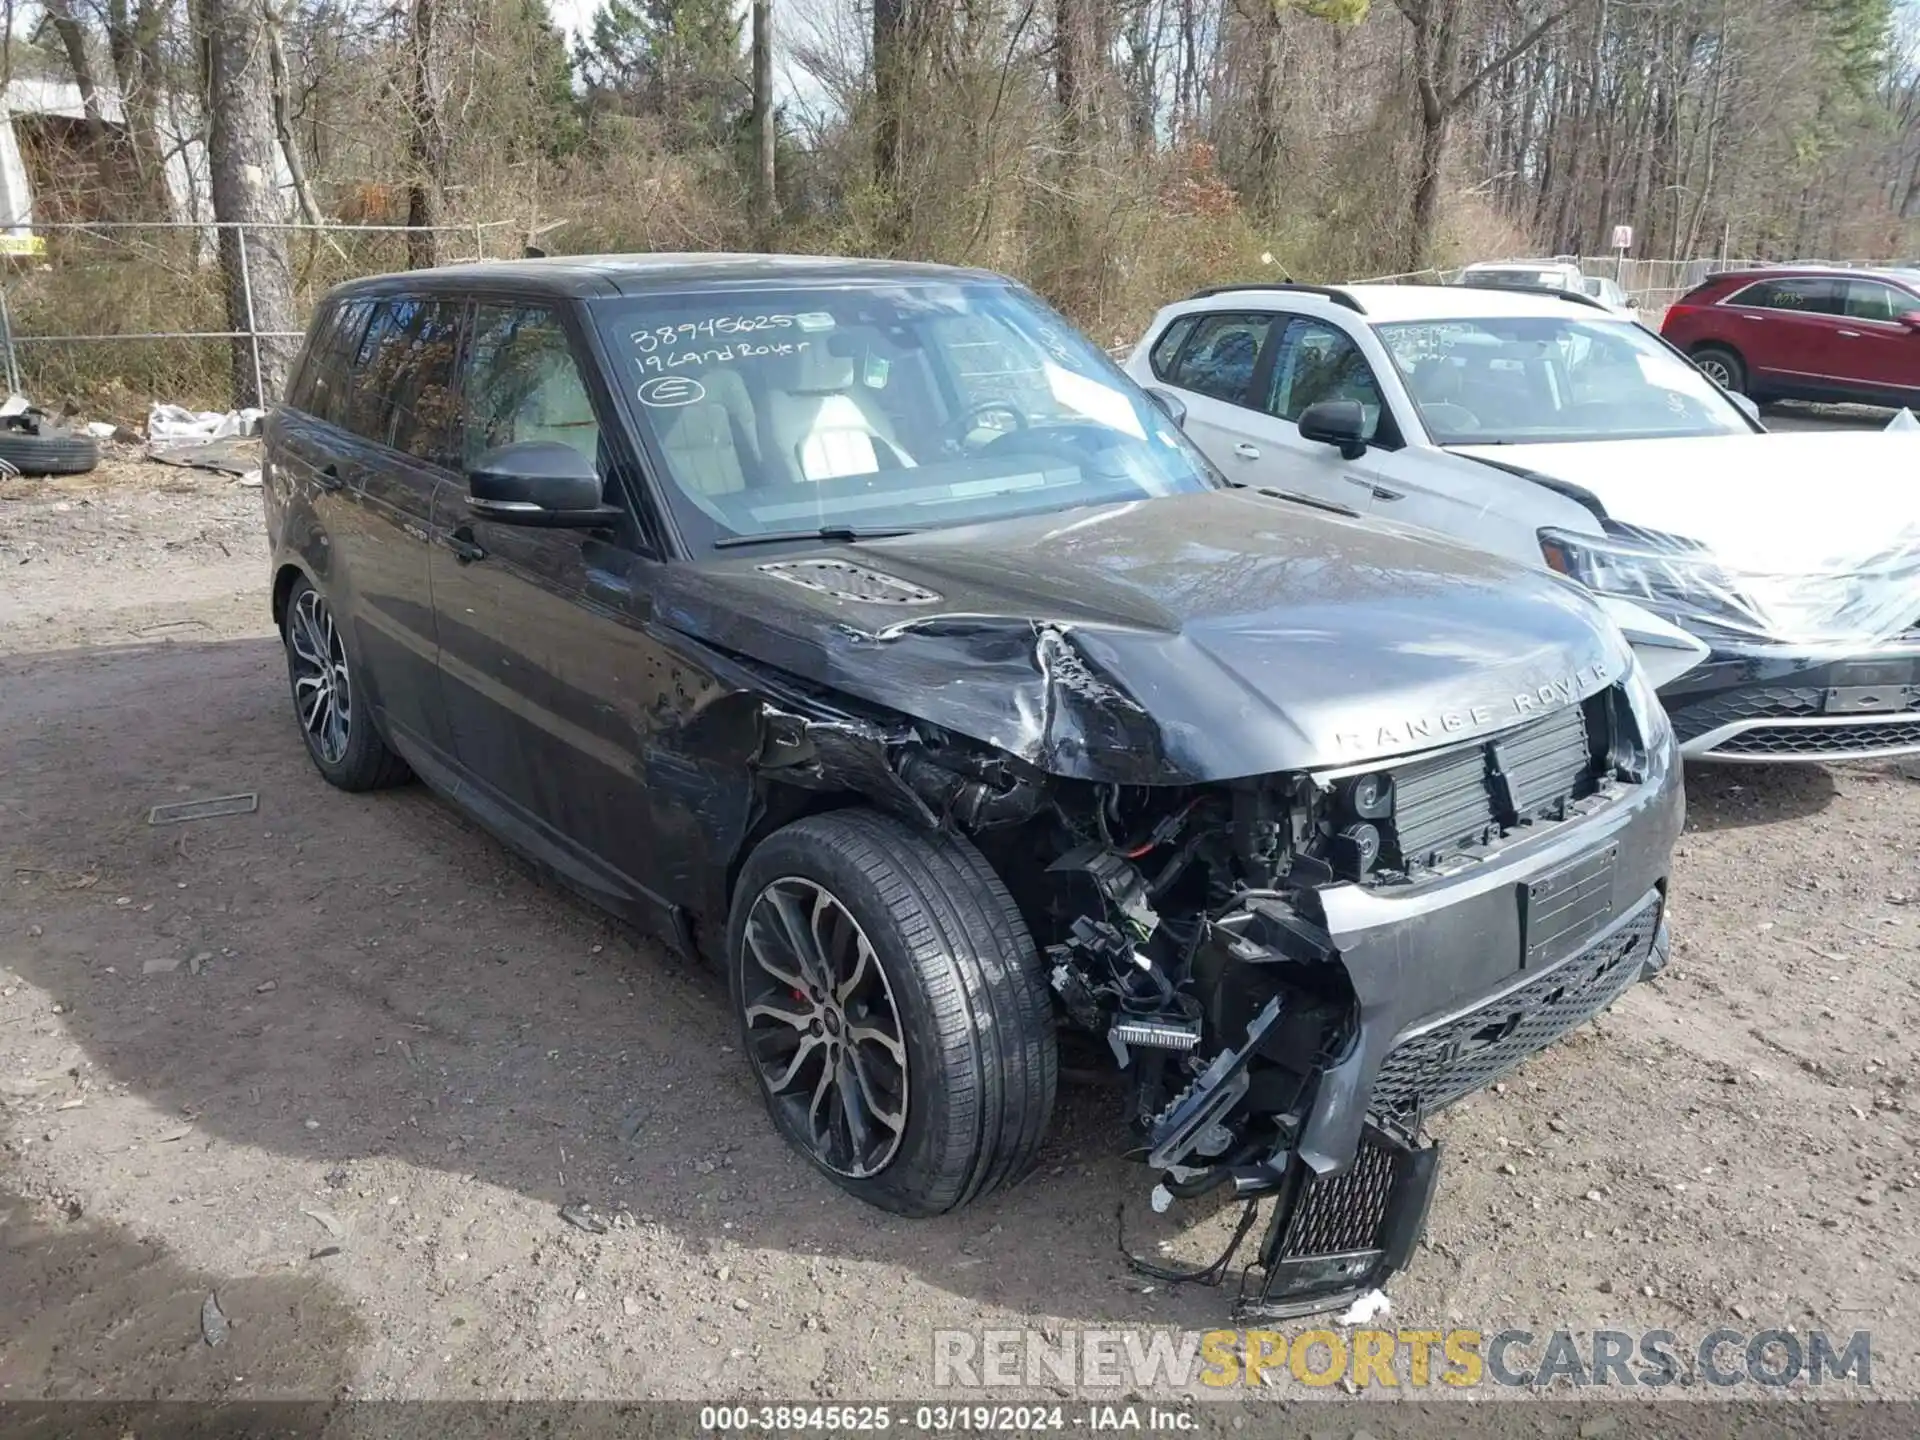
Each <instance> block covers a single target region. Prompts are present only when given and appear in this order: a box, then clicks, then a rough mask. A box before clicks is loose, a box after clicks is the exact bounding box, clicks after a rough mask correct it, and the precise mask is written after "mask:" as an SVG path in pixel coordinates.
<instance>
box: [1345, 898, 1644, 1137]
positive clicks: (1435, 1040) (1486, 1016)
mask: <svg viewBox="0 0 1920 1440" xmlns="http://www.w3.org/2000/svg"><path fill="white" fill-rule="evenodd" d="M1659 928H1660V895H1659V892H1658V891H1650V892H1648V894H1647V896H1646V897H1645V898H1644V899H1643V900H1642V901H1641V902H1640V903H1639V904H1638V905H1637V906H1635V907H1634V908H1633V909H1632V910H1631V911H1629V912H1628V913H1627V916H1626V918H1625V919H1623V920H1622V921H1621V922H1620V923H1619V924H1618V925H1617V926H1616V927H1615V928H1614V929H1612V930H1610V931H1609V932H1608V933H1607V934H1605V935H1604V936H1602V937H1601V938H1600V939H1599V940H1596V941H1595V942H1593V944H1591V945H1589V946H1588V947H1587V948H1586V949H1585V950H1582V951H1581V952H1579V953H1578V954H1577V955H1575V956H1574V957H1573V958H1572V959H1571V960H1568V961H1567V962H1566V963H1564V964H1562V965H1558V966H1555V967H1554V968H1553V969H1551V970H1549V971H1547V972H1546V973H1545V974H1543V975H1540V976H1537V977H1536V978H1534V979H1532V980H1529V981H1528V982H1527V983H1526V984H1524V985H1522V986H1520V987H1519V988H1518V989H1516V990H1510V991H1508V992H1507V993H1506V994H1504V995H1501V996H1498V997H1497V998H1495V999H1493V1000H1490V1001H1488V1002H1487V1003H1486V1004H1485V1005H1482V1006H1480V1007H1479V1008H1477V1009H1474V1010H1470V1011H1468V1012H1467V1013H1466V1014H1464V1015H1459V1016H1455V1017H1454V1018H1453V1019H1451V1020H1447V1021H1444V1022H1442V1023H1441V1024H1439V1025H1436V1026H1435V1027H1434V1028H1433V1029H1431V1030H1427V1031H1423V1032H1421V1033H1420V1034H1418V1035H1414V1036H1412V1037H1411V1038H1409V1039H1407V1040H1403V1041H1402V1042H1401V1043H1400V1044H1398V1045H1396V1046H1395V1047H1394V1048H1393V1049H1392V1050H1391V1051H1389V1052H1388V1054H1387V1058H1386V1059H1385V1061H1383V1062H1382V1063H1381V1066H1380V1074H1379V1076H1378V1077H1377V1078H1376V1079H1375V1081H1374V1085H1373V1100H1372V1104H1371V1107H1370V1108H1371V1109H1372V1110H1373V1111H1374V1113H1376V1114H1380V1115H1384V1116H1387V1117H1388V1118H1390V1119H1392V1120H1395V1121H1397V1122H1399V1123H1401V1124H1403V1125H1404V1124H1410V1123H1411V1122H1412V1121H1413V1119H1414V1117H1416V1116H1417V1115H1420V1114H1423V1113H1424V1114H1432V1113H1433V1112H1434V1111H1435V1110H1438V1109H1440V1108H1441V1107H1442V1106H1445V1105H1451V1104H1452V1103H1453V1102H1454V1101H1455V1100H1458V1099H1459V1098H1460V1097H1461V1096H1463V1095H1469V1094H1471V1093H1472V1092H1473V1091H1475V1090H1479V1089H1482V1088H1484V1087H1485V1086H1487V1085H1490V1084H1492V1083H1493V1081H1494V1080H1496V1079H1498V1078H1499V1077H1500V1076H1501V1075H1504V1074H1505V1073H1506V1072H1507V1071H1509V1070H1511V1069H1513V1068H1514V1066H1516V1065H1518V1064H1519V1063H1520V1062H1521V1061H1522V1060H1525V1059H1526V1058H1527V1057H1528V1056H1529V1055H1532V1054H1534V1053H1535V1052H1536V1051H1539V1050H1544V1049H1545V1048H1546V1047H1547V1046H1549V1045H1551V1044H1553V1042H1554V1041H1556V1040H1558V1039H1559V1038H1560V1037H1561V1036H1562V1035H1564V1034H1566V1033H1567V1032H1568V1031H1569V1030H1571V1029H1573V1028H1574V1027H1575V1026H1577V1025H1580V1024H1582V1023H1584V1022H1585V1021H1587V1020H1589V1019H1591V1018H1592V1017H1593V1016H1594V1015H1597V1014H1598V1013H1599V1012H1600V1011H1602V1010H1604V1009H1606V1007H1607V1006H1609V1005H1611V1004H1612V1003H1613V1002H1614V1001H1615V1000H1616V999H1618V998H1619V996H1620V993H1621V992H1622V991H1623V990H1625V989H1626V988H1627V986H1629V985H1631V984H1632V983H1633V981H1634V979H1635V977H1636V976H1638V975H1639V973H1640V967H1641V965H1642V964H1643V963H1644V962H1645V961H1646V958H1647V956H1648V955H1649V954H1650V953H1651V952H1652V950H1653V938H1654V934H1655V932H1656V931H1657V930H1658V929H1659Z"/></svg>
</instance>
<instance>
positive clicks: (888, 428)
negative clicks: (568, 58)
mask: <svg viewBox="0 0 1920 1440" xmlns="http://www.w3.org/2000/svg"><path fill="white" fill-rule="evenodd" d="M595 314H596V322H597V324H598V325H599V327H600V329H601V332H602V334H603V335H604V337H605V339H606V343H607V346H608V348H609V349H610V350H611V352H612V354H613V356H614V358H615V363H616V365H617V366H618V367H619V370H620V374H619V376H618V379H619V382H620V384H621V386H622V388H623V389H624V390H625V391H626V393H627V394H628V395H629V396H630V397H632V398H633V399H635V400H636V401H637V402H638V404H637V406H636V407H635V413H636V414H637V415H638V417H639V420H640V423H641V424H642V425H643V426H644V427H645V428H646V429H647V430H648V431H649V432H650V435H649V438H650V439H651V440H652V441H653V448H654V450H655V452H656V453H657V454H658V455H659V456H660V458H661V460H662V461H664V463H665V466H666V470H667V477H668V479H669V480H670V482H671V484H670V486H669V490H670V492H671V497H672V499H673V502H674V504H675V506H676V508H677V512H678V515H679V518H680V521H681V526H682V529H683V530H684V531H685V532H686V534H687V536H688V538H689V540H690V541H692V542H693V544H694V545H695V546H696V547H701V546H708V545H713V544H715V543H721V544H725V543H734V544H739V543H751V540H752V538H753V537H755V536H766V537H774V536H780V535H792V534H794V533H795V532H803V533H807V532H811V531H813V530H816V529H837V530H842V531H853V532H873V531H891V530H901V529H920V528H923V527H926V526H935V525H955V524H965V523H969V522H973V521H979V520H992V519H1000V518H1004V517H1006V516H1010V515H1017V514H1025V513H1030V512H1034V511H1042V510H1057V509H1062V508H1065V507H1068V506H1075V505H1088V504H1098V503H1106V502H1112V501H1126V500H1140V499H1145V498H1149V497H1153V496H1160V495H1171V494H1176V493H1179V492H1182V491H1192V490H1205V489H1211V488H1213V487H1214V486H1215V485H1217V484H1219V483H1221V482H1220V481H1219V480H1218V478H1217V476H1216V475H1215V473H1214V472H1213V471H1212V469H1211V467H1209V466H1208V464H1207V462H1206V461H1205V460H1204V459H1203V458H1201V456H1200V454H1199V452H1198V451H1196V450H1195V449H1194V448H1193V447H1192V445H1191V444H1190V443H1189V442H1188V441H1187V439H1186V438H1185V437H1184V436H1183V435H1182V434H1181V433H1180V430H1179V428H1178V427H1177V426H1176V425H1175V424H1174V423H1173V421H1172V420H1171V419H1169V418H1168V416H1167V415H1166V414H1165V413H1164V412H1162V411H1161V410H1160V409H1159V407H1158V406H1156V405H1155V404H1153V402H1152V401H1151V400H1149V399H1148V398H1147V396H1146V395H1145V394H1144V393H1143V392H1142V391H1140V390H1139V389H1138V388H1137V387H1136V386H1135V385H1134V384H1133V382H1132V381H1130V380H1128V379H1127V378H1126V377H1125V376H1124V375H1122V374H1121V373H1120V371H1119V369H1118V368H1117V367H1116V366H1115V365H1114V364H1113V363H1112V362H1111V361H1110V360H1108V359H1107V357H1106V356H1105V355H1103V354H1101V353H1100V352H1099V351H1098V350H1097V349H1095V348H1094V347H1093V346H1092V345H1091V344H1089V343H1088V342H1087V341H1086V340H1085V339H1083V338H1082V337H1081V336H1080V335H1079V334H1077V333H1076V332H1075V331H1074V330H1073V329H1072V327H1071V326H1069V325H1068V324H1067V323H1066V322H1065V321H1064V320H1062V319H1061V318H1060V317H1059V316H1057V315H1055V314H1053V313H1051V312H1050V311H1048V310H1047V309H1046V308H1045V307H1044V306H1042V305H1040V304H1039V303H1038V302H1037V301H1034V300H1033V299H1031V298H1030V297H1028V296H1026V295H1024V294H1023V293H1022V292H1020V291H1019V290H1017V289H1015V288H1013V287H1012V286H1008V285H995V284H992V283H977V284H965V283H963V284H944V283H936V284H928V283H914V284H907V285H867V284H852V285H849V284H840V285H832V286H819V287H810V288H804V289H798V288H797V289H780V290H767V289H752V290H725V291H718V292H710V293H708V294H706V295H702V296H698V297H694V296H665V297H660V298H658V299H651V300H645V301H639V300H635V301H622V302H618V303H611V304H607V305H603V306H597V307H595Z"/></svg>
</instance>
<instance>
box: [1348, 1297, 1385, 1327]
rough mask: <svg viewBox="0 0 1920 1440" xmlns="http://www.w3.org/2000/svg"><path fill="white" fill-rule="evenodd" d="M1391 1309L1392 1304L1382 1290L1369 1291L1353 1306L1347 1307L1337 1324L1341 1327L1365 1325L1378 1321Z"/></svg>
mask: <svg viewBox="0 0 1920 1440" xmlns="http://www.w3.org/2000/svg"><path fill="white" fill-rule="evenodd" d="M1391 1309H1393V1302H1392V1301H1391V1300H1389V1299H1387V1292H1386V1291H1384V1290H1369V1291H1368V1292H1367V1293H1366V1294H1364V1295H1362V1296H1361V1297H1360V1298H1359V1299H1358V1300H1356V1301H1354V1302H1353V1304H1351V1305H1349V1306H1348V1307H1347V1309H1346V1313H1345V1314H1343V1315H1342V1316H1341V1317H1340V1319H1339V1321H1338V1323H1339V1324H1341V1325H1366V1324H1369V1323H1370V1322H1372V1321H1374V1320H1378V1319H1379V1318H1380V1317H1381V1316H1382V1315H1384V1314H1386V1313H1387V1312H1388V1311H1389V1310H1391Z"/></svg>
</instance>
